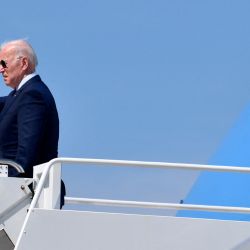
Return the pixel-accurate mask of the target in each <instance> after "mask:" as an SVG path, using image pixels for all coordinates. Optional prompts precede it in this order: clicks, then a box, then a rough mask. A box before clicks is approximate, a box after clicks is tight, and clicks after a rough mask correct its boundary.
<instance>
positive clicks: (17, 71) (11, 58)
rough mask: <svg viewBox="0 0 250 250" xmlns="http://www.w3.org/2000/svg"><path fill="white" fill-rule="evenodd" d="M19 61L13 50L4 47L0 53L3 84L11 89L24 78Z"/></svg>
mask: <svg viewBox="0 0 250 250" xmlns="http://www.w3.org/2000/svg"><path fill="white" fill-rule="evenodd" d="M20 59H21V58H18V57H17V56H16V53H15V50H14V49H13V48H8V46H6V47H4V48H3V49H2V50H1V51H0V62H1V63H0V73H1V74H2V76H3V80H4V82H5V84H6V85H7V86H9V87H11V88H16V87H17V86H18V84H19V83H20V82H21V80H22V79H23V76H24V75H23V70H22V62H21V60H20Z"/></svg>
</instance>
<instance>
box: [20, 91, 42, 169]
mask: <svg viewBox="0 0 250 250" xmlns="http://www.w3.org/2000/svg"><path fill="white" fill-rule="evenodd" d="M17 126H18V148H17V155H16V162H18V163H19V164H21V165H22V167H23V168H24V170H25V172H27V171H28V170H30V169H29V168H31V167H33V165H34V161H35V159H36V156H37V154H38V152H39V150H40V148H39V147H40V145H41V143H40V142H41V140H42V138H43V134H44V130H45V126H46V102H45V100H44V99H43V96H42V94H41V93H40V92H37V91H33V92H27V93H25V95H24V96H23V98H22V103H20V106H19V110H18V117H17Z"/></svg>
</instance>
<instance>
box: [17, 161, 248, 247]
mask: <svg viewBox="0 0 250 250" xmlns="http://www.w3.org/2000/svg"><path fill="white" fill-rule="evenodd" d="M57 163H78V164H95V165H104V166H105V165H109V166H110V165H113V166H114V165H115V166H131V167H144V168H162V169H188V170H207V171H215V172H237V173H250V168H247V167H235V166H217V165H204V164H184V163H166V162H145V161H126V160H107V159H88V158H55V159H53V160H51V161H49V162H48V163H47V164H46V166H45V168H44V171H43V173H42V176H41V179H40V181H39V183H38V186H37V189H36V192H35V195H34V197H33V200H32V202H31V204H30V207H29V211H28V213H27V215H26V217H25V220H24V223H23V226H22V229H21V231H20V234H19V237H18V240H17V243H16V247H15V249H17V247H18V245H19V243H20V240H21V238H22V235H23V234H24V232H25V228H26V225H27V222H28V220H29V217H30V214H31V212H32V211H33V209H34V208H35V206H36V204H37V202H38V199H39V197H40V195H41V192H42V189H43V186H44V184H45V180H46V177H47V175H48V173H49V170H50V169H51V167H52V166H53V165H55V164H57ZM180 205H182V206H184V205H183V204H180ZM186 205H187V204H186ZM191 206H199V210H201V209H202V208H208V209H209V206H202V205H191ZM224 208H225V207H224ZM235 209H236V211H235V212H238V211H239V209H238V208H237V207H236V208H235ZM242 209H243V210H245V211H244V212H249V211H250V209H249V211H248V208H242ZM212 211H213V210H212ZM232 212H233V211H232ZM240 212H241V211H240ZM242 212H243V211H242Z"/></svg>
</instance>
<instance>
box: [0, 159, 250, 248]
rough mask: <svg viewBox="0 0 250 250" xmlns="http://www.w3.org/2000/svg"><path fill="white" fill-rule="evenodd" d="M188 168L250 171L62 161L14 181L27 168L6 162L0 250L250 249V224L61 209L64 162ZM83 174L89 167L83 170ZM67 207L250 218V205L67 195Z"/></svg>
mask: <svg viewBox="0 0 250 250" xmlns="http://www.w3.org/2000/svg"><path fill="white" fill-rule="evenodd" d="M62 164H73V165H74V164H78V165H79V164H80V165H82V166H86V165H95V166H100V167H103V166H115V167H141V168H154V169H155V171H157V169H159V168H160V169H173V168H174V169H187V170H206V171H222V172H237V173H238V172H240V173H245V174H249V173H250V169H249V168H245V167H232V166H231V167H227V166H209V165H198V164H178V163H164V162H141V161H122V160H104V159H80V158H56V159H53V160H51V161H50V162H48V163H45V164H42V165H39V166H35V167H34V176H33V178H32V179H29V178H13V177H12V178H9V177H7V176H8V169H9V167H14V168H16V169H17V171H19V172H23V170H22V168H21V166H19V165H17V164H15V163H12V162H8V161H0V199H1V201H0V250H13V249H14V250H44V249H46V250H57V249H58V250H71V249H77V250H78V249H80V250H81V249H82V250H167V249H169V250H185V249H187V250H189V249H190V250H211V249H213V250H228V249H231V250H249V249H250V222H248V221H233V220H215V219H205V218H185V217H176V216H159V215H145V214H138V213H137V214H136V213H135V214H126V213H108V212H95V211H78V210H77V211H74V210H65V209H64V210H61V209H60V192H61V187H60V185H61V165H62ZM83 171H84V169H83ZM65 203H66V204H90V205H96V206H98V205H101V206H119V207H132V208H134V207H135V208H138V207H139V208H144V209H152V208H153V209H173V210H177V211H178V210H199V211H212V212H229V213H246V214H248V213H250V208H247V207H228V206H206V205H194V204H193V205H192V204H179V203H178V204H176V203H155V202H141V201H140V202H139V201H124V200H104V199H89V198H88V199H87V198H75V197H65Z"/></svg>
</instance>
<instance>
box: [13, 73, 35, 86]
mask: <svg viewBox="0 0 250 250" xmlns="http://www.w3.org/2000/svg"><path fill="white" fill-rule="evenodd" d="M36 75H37V73H36V72H34V73H32V74H29V75H27V76H25V77H24V78H23V79H22V81H21V82H20V83H19V85H18V87H17V88H16V90H19V89H20V88H21V87H22V86H23V85H24V84H25V83H26V82H27V81H29V80H30V79H31V78H32V77H34V76H36Z"/></svg>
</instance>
